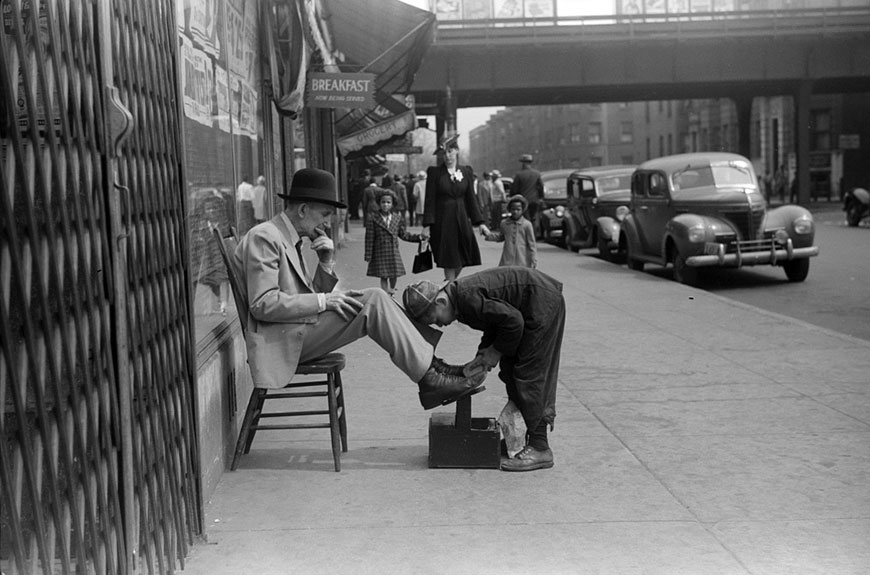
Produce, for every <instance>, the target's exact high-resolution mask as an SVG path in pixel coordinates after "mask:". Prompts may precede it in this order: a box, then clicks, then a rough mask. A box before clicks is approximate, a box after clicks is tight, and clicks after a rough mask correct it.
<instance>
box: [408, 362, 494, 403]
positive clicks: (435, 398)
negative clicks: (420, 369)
mask: <svg viewBox="0 0 870 575" xmlns="http://www.w3.org/2000/svg"><path fill="white" fill-rule="evenodd" d="M417 385H419V387H420V403H421V404H422V405H423V409H432V408H435V407H438V406H439V405H447V404H448V403H453V402H454V401H456V400H457V399H459V398H460V397H465V396H466V395H474V394H475V393H480V392H481V391H483V390H484V389H486V387H484V386H483V382H481V381H478V382H475V381H472V380H470V379H466V378H465V377H462V376H457V375H449V374H446V373H441V372H439V371H438V370H437V369H436V368H435V365H434V361H433V365H432V366H430V367H429V370H428V371H427V372H426V375H424V376H423V379H421V380H420V383H418V384H417Z"/></svg>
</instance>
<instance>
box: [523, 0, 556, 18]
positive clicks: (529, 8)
mask: <svg viewBox="0 0 870 575" xmlns="http://www.w3.org/2000/svg"><path fill="white" fill-rule="evenodd" d="M553 13H554V10H553V0H525V15H526V18H551V17H552V16H553Z"/></svg>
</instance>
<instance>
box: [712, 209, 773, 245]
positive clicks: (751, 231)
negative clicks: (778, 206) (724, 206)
mask: <svg viewBox="0 0 870 575" xmlns="http://www.w3.org/2000/svg"><path fill="white" fill-rule="evenodd" d="M722 217H724V218H725V219H727V220H728V221H729V222H731V223H732V224H733V225H734V227H735V228H736V229H737V233H738V234H739V237H740V240H742V241H751V240H755V239H759V238H761V236H762V233H761V222H762V220H763V219H764V208H763V207H761V208H756V209H750V208H749V207H747V208H746V209H743V210H740V211H729V212H723V213H722Z"/></svg>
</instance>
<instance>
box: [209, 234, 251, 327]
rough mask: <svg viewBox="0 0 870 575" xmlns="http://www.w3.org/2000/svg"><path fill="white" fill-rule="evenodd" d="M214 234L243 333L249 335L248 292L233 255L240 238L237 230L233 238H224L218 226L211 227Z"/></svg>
mask: <svg viewBox="0 0 870 575" xmlns="http://www.w3.org/2000/svg"><path fill="white" fill-rule="evenodd" d="M211 231H212V234H214V239H215V241H216V242H217V245H218V249H220V252H221V257H222V258H223V260H224V266H226V268H227V277H228V278H229V280H230V289H231V290H232V292H233V299H234V300H236V312H238V314H239V322H240V323H241V324H242V333H245V334H246V333H247V328H248V290H247V286H245V285H244V284H243V283H242V281H241V278H242V274H241V271H240V270H239V269H238V268H237V267H236V265H235V260H234V259H233V254H235V253H236V248H237V247H238V245H239V240H238V237H236V236H235V230H231V231H232V232H233V235H232V236H229V237H226V238H224V237H222V236H221V231H220V229H218V227H217V226H214V225H212V226H211Z"/></svg>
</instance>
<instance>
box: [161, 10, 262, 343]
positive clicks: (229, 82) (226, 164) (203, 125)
mask: <svg viewBox="0 0 870 575" xmlns="http://www.w3.org/2000/svg"><path fill="white" fill-rule="evenodd" d="M176 5H177V23H178V39H179V66H180V68H181V90H182V96H183V102H184V119H183V126H182V128H183V131H184V143H185V174H186V177H187V194H188V225H189V230H190V252H191V253H190V261H191V277H192V282H193V286H192V288H193V293H194V318H195V332H196V337H197V344H198V347H200V348H202V346H203V345H206V344H208V343H209V342H210V341H214V338H215V337H219V335H220V334H221V333H222V331H224V330H225V329H226V328H227V327H228V326H229V325H230V324H231V323H232V321H233V320H234V319H235V318H236V311H235V304H234V301H233V297H232V294H231V292H230V287H229V282H228V280H227V272H226V267H225V266H224V262H223V260H222V259H221V256H220V251H219V250H218V246H217V244H216V242H215V240H214V236H213V234H212V229H213V228H217V229H219V230H220V232H221V234H222V235H224V236H226V235H229V234H230V232H231V230H232V229H235V230H236V232H237V233H239V234H243V233H244V232H246V231H247V230H248V229H250V228H251V227H252V226H253V225H254V224H255V223H256V221H257V220H262V219H266V218H268V217H271V216H270V214H271V213H272V209H271V199H270V194H271V192H270V191H264V190H268V188H269V186H270V184H271V180H272V179H273V177H272V176H271V174H268V173H266V172H267V170H266V168H265V167H264V166H265V165H266V164H267V162H265V161H264V160H265V154H273V153H274V152H273V151H272V150H270V149H269V148H268V147H267V146H265V145H264V136H265V134H264V120H263V108H264V106H263V101H262V94H261V93H260V86H261V82H260V55H259V52H258V45H257V41H256V38H257V3H256V2H245V1H244V0H223V1H220V0H219V1H213V0H189V1H185V2H177V3H176ZM270 113H271V112H270ZM271 164H272V162H268V165H271ZM259 176H262V177H263V180H264V187H263V188H262V189H257V188H256V186H257V184H258V181H257V180H258V177H259Z"/></svg>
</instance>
